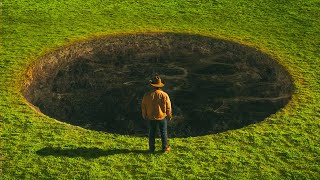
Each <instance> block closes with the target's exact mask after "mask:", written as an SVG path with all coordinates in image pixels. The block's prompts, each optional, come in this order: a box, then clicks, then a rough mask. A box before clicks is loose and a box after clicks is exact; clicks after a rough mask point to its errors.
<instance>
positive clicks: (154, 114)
mask: <svg viewBox="0 0 320 180" xmlns="http://www.w3.org/2000/svg"><path fill="white" fill-rule="evenodd" d="M150 85H151V86H153V87H154V89H153V90H152V91H150V92H147V93H145V94H144V96H143V98H142V103H141V111H142V117H143V119H145V120H149V150H150V152H154V150H155V137H156V133H157V131H156V130H157V127H159V129H160V133H161V142H162V151H163V152H169V151H170V149H171V148H170V146H169V145H168V134H167V124H168V119H169V120H171V119H172V109H171V102H170V98H169V96H168V94H167V93H166V92H164V91H163V90H161V87H163V86H164V84H163V83H162V82H161V79H160V77H159V76H156V77H155V79H154V80H150Z"/></svg>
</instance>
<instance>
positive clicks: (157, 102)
mask: <svg viewBox="0 0 320 180" xmlns="http://www.w3.org/2000/svg"><path fill="white" fill-rule="evenodd" d="M141 111H142V117H143V119H149V120H162V119H164V118H165V117H166V116H168V119H169V120H171V118H172V109H171V101H170V98H169V96H168V94H167V93H166V92H164V91H162V90H161V89H157V90H152V91H150V92H147V93H145V94H144V96H143V98H142V103H141Z"/></svg>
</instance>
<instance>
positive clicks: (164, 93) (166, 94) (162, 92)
mask: <svg viewBox="0 0 320 180" xmlns="http://www.w3.org/2000/svg"><path fill="white" fill-rule="evenodd" d="M159 94H161V95H163V96H167V97H169V95H168V93H166V92H164V91H163V90H161V91H159Z"/></svg>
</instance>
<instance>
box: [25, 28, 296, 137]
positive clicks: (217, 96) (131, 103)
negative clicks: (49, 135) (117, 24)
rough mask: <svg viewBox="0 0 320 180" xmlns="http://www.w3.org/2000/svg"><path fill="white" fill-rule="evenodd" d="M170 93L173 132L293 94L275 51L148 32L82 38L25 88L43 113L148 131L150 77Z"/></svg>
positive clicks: (200, 128)
mask: <svg viewBox="0 0 320 180" xmlns="http://www.w3.org/2000/svg"><path fill="white" fill-rule="evenodd" d="M155 74H159V75H160V77H161V78H162V79H163V80H164V81H165V84H166V86H165V87H164V88H163V90H164V91H166V92H167V93H168V94H169V96H170V97H171V101H172V106H173V114H174V116H173V121H171V122H170V123H169V134H170V136H171V137H186V136H198V135H205V134H211V133H218V132H222V131H226V130H229V129H236V128H241V127H243V126H246V125H249V124H252V123H257V122H259V121H262V120H263V119H265V118H266V117H268V116H270V115H271V114H273V113H275V112H277V111H278V110H279V109H280V108H282V107H284V106H285V105H286V104H287V103H288V101H289V100H290V98H291V94H292V92H293V89H294V88H293V84H292V80H291V77H290V75H289V74H288V73H287V71H286V70H285V69H284V68H283V67H282V66H280V65H279V64H278V63H277V62H276V61H275V60H273V59H272V58H271V57H270V56H268V55H266V54H263V53H262V52H259V51H258V50H256V49H254V48H251V47H247V46H244V45H241V44H237V43H234V42H229V41H225V40H219V39H214V38H209V37H203V36H198V35H189V34H174V33H160V34H156V33H148V34H134V35H122V36H120V35H119V36H109V37H101V38H96V39H91V40H88V41H85V42H78V43H75V44H73V45H70V46H67V47H63V48H60V49H58V50H56V51H54V52H52V53H49V54H47V55H45V56H44V57H42V58H41V59H39V61H37V62H36V63H35V64H34V65H33V66H32V67H31V68H30V69H29V70H28V73H26V81H25V82H24V90H23V93H24V96H25V97H26V99H27V100H28V101H29V102H30V103H32V104H33V105H34V106H36V107H38V108H39V110H40V111H41V112H43V113H44V114H46V115H48V116H50V117H53V118H55V119H58V120H60V121H64V122H67V123H70V124H73V125H77V126H82V127H84V128H87V129H92V130H98V131H107V132H111V133H118V134H129V135H146V133H147V123H146V122H145V121H143V120H142V118H141V111H140V103H141V99H142V97H143V94H144V93H145V92H146V91H149V90H150V89H151V87H150V85H149V79H151V78H152V77H153V76H154V75H155Z"/></svg>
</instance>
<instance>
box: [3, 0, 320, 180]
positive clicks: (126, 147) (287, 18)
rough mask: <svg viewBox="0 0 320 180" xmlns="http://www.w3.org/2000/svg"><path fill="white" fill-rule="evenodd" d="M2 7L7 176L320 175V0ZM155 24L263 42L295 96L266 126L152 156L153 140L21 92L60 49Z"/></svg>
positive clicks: (183, 143)
mask: <svg viewBox="0 0 320 180" xmlns="http://www.w3.org/2000/svg"><path fill="white" fill-rule="evenodd" d="M1 9H2V19H3V20H2V21H0V22H1V23H2V24H1V27H2V28H1V32H0V33H1V49H0V52H1V56H0V118H1V128H2V130H1V149H2V150H1V154H2V158H1V162H2V169H3V170H2V173H3V179H72V178H75V179H116V178H117V179H124V178H129V179H130V178H132V179H137V178H142V179H150V178H155V179H157V178H158V179H161V178H168V179H177V178H178V179H180V178H188V179H189V178H217V179H219V178H220V179H224V178H231V179H247V178H251V179H257V178H258V179H283V178H287V179H317V178H319V174H320V164H319V162H320V158H319V157H320V146H319V144H320V142H319V140H320V137H319V134H320V130H319V129H320V121H319V120H320V113H319V112H320V108H319V107H320V106H319V105H320V104H319V100H320V94H319V92H320V84H319V80H318V77H319V72H320V68H319V59H320V51H319V49H320V48H319V45H320V35H319V34H320V19H319V16H320V1H318V0H309V1H302V0H301V1H300V0H297V1H265V0H259V1H258V0H256V1H254V2H250V1H237V0H231V1H230V0H229V1H228V0H219V1H183V0H179V1H177V0H176V1H154V0H147V1H133V0H132V1H129V0H125V1H117V0H112V1H98V0H88V1H85V2H84V1H79V0H68V1H40V0H38V1H36V0H33V1H29V0H22V1H11V0H4V1H3V5H2V7H1ZM150 31H152V32H155V31H169V32H188V33H195V34H201V35H207V36H213V37H219V38H223V39H229V40H233V41H236V42H241V43H244V44H247V45H250V46H253V47H256V48H258V49H261V50H262V51H264V52H266V53H268V54H270V55H272V56H273V57H275V58H276V59H277V60H278V61H279V63H281V64H283V65H284V66H285V67H286V68H287V69H288V70H289V72H290V73H291V74H292V76H293V79H294V83H295V86H296V91H295V94H294V96H293V99H292V101H291V102H290V103H289V104H288V105H287V106H286V107H285V108H284V109H282V110H280V111H279V112H278V113H277V114H274V115H272V116H270V117H269V118H267V119H266V120H265V121H263V122H261V123H258V124H254V125H250V126H248V127H245V128H243V129H238V130H232V131H227V132H224V133H221V134H215V135H207V136H200V137H192V138H171V139H170V144H171V145H172V152H170V153H169V154H161V153H156V154H154V155H152V154H148V153H144V150H146V149H147V138H138V137H130V136H121V135H115V134H108V133H102V132H95V131H89V130H85V129H82V128H80V127H75V126H71V125H68V124H64V123H61V122H59V121H56V120H54V119H51V118H49V117H47V116H45V115H42V114H40V113H37V112H36V111H35V110H34V109H32V108H31V107H30V106H28V104H27V103H26V101H25V100H24V98H23V97H22V95H21V93H20V82H21V81H20V80H21V77H22V75H23V73H24V70H25V68H26V67H27V66H28V65H29V64H30V63H32V62H33V61H34V60H35V59H36V58H37V57H39V56H41V55H43V54H44V53H46V52H49V51H50V50H52V49H56V48H58V47H59V46H61V45H64V44H68V43H70V42H73V41H75V40H77V39H84V38H88V37H92V36H97V35H106V34H114V33H123V32H150ZM157 144H158V145H160V142H159V141H158V142H157ZM158 148H159V147H158ZM74 154H76V155H74Z"/></svg>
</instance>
